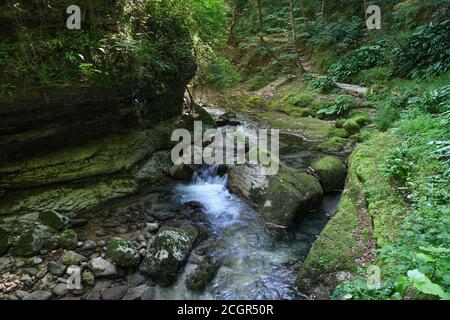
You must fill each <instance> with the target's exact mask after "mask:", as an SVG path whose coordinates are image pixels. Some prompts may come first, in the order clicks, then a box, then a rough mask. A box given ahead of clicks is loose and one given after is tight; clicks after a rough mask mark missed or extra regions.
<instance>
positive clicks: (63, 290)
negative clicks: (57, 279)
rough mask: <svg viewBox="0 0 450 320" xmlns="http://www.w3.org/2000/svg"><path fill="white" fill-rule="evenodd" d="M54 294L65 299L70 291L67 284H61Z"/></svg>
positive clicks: (56, 287)
mask: <svg viewBox="0 0 450 320" xmlns="http://www.w3.org/2000/svg"><path fill="white" fill-rule="evenodd" d="M53 293H54V294H55V295H56V296H58V297H63V296H65V295H66V294H68V293H69V289H68V288H67V284H66V283H59V284H57V285H56V286H55V288H54V289H53Z"/></svg>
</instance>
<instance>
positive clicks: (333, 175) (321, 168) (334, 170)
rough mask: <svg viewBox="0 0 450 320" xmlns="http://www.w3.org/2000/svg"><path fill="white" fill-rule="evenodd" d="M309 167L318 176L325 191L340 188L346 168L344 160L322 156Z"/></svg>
mask: <svg viewBox="0 0 450 320" xmlns="http://www.w3.org/2000/svg"><path fill="white" fill-rule="evenodd" d="M311 167H312V168H313V169H314V172H315V173H316V174H317V175H318V176H319V180H320V183H321V184H322V187H323V190H324V191H325V192H330V191H334V190H339V189H342V187H343V186H344V183H345V175H346V168H345V164H344V162H342V160H340V159H339V158H336V157H333V156H327V157H323V158H321V159H319V160H317V161H316V162H314V163H313V164H312V165H311Z"/></svg>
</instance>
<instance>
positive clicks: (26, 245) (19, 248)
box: [11, 229, 48, 257]
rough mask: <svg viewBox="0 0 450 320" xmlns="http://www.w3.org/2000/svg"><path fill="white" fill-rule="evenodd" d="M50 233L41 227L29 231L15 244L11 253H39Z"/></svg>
mask: <svg viewBox="0 0 450 320" xmlns="http://www.w3.org/2000/svg"><path fill="white" fill-rule="evenodd" d="M46 238H48V234H47V233H46V232H45V231H43V230H40V229H35V230H33V231H27V232H25V233H24V234H22V235H21V236H20V237H19V239H18V241H17V242H16V243H15V244H14V246H13V248H12V250H11V253H12V254H13V255H15V256H21V257H27V256H33V255H36V254H38V253H39V251H40V250H41V249H42V246H43V244H44V241H45V239H46Z"/></svg>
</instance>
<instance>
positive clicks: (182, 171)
mask: <svg viewBox="0 0 450 320" xmlns="http://www.w3.org/2000/svg"><path fill="white" fill-rule="evenodd" d="M193 174H194V170H193V169H192V168H191V167H190V166H188V165H185V164H174V165H173V166H172V167H171V168H170V176H171V177H172V178H174V179H177V180H183V181H190V180H191V179H192V175H193Z"/></svg>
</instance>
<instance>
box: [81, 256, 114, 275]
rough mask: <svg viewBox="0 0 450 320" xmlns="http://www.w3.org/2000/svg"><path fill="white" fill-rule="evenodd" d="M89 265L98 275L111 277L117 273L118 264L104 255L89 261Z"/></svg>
mask: <svg viewBox="0 0 450 320" xmlns="http://www.w3.org/2000/svg"><path fill="white" fill-rule="evenodd" d="M88 267H89V268H90V269H91V271H92V272H93V273H94V275H95V276H96V277H110V276H115V275H117V268H116V266H115V265H114V264H112V263H111V262H109V261H108V260H105V259H104V258H102V257H97V258H94V259H92V260H91V261H89V264H88Z"/></svg>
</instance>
